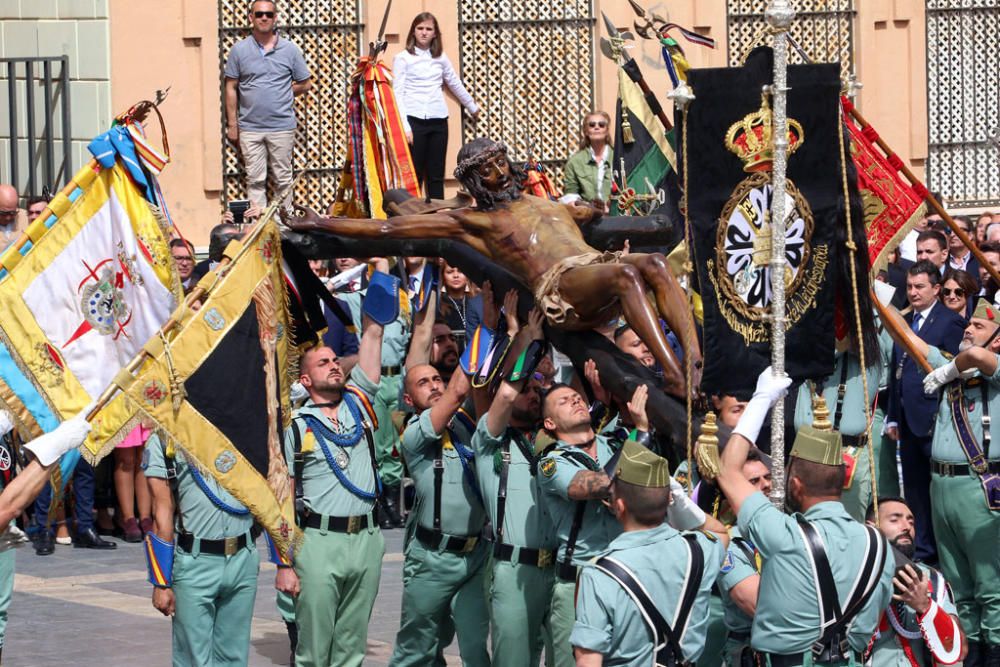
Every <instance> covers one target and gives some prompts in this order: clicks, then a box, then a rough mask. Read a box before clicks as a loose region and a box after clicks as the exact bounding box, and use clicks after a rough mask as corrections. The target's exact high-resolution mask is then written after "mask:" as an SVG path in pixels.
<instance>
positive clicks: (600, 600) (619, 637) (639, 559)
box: [570, 439, 728, 667]
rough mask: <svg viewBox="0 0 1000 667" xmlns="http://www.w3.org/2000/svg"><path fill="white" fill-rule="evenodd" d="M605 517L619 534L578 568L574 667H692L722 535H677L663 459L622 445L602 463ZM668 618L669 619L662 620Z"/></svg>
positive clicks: (700, 646)
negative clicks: (670, 519)
mask: <svg viewBox="0 0 1000 667" xmlns="http://www.w3.org/2000/svg"><path fill="white" fill-rule="evenodd" d="M609 468H610V470H609V472H608V476H609V477H610V479H611V485H610V487H611V488H610V491H611V496H610V505H611V511H612V512H614V515H615V517H616V518H617V519H618V521H619V522H620V523H621V525H622V528H623V529H624V532H623V533H622V534H621V535H619V536H618V537H616V538H615V539H614V540H613V541H612V542H611V544H610V545H608V547H607V549H605V550H603V551H602V552H601V553H600V554H599V555H598V557H597V558H595V559H594V560H593V561H591V562H590V563H588V564H587V565H586V566H584V567H583V568H582V569H581V572H580V583H579V587H578V592H577V609H576V623H575V624H574V626H573V633H572V636H571V639H570V641H571V643H572V644H573V646H574V647H575V651H576V664H577V667H599V666H600V665H634V666H635V667H639V666H643V667H645V666H646V665H650V664H654V663H655V664H657V665H679V664H684V663H693V662H694V661H696V660H697V659H698V657H699V656H700V655H701V652H702V650H703V649H704V648H705V629H706V627H707V625H708V600H709V597H710V596H711V588H712V584H713V583H714V582H715V578H716V576H717V575H718V573H719V566H720V565H721V564H722V560H723V557H724V555H725V552H726V551H725V544H726V543H727V542H728V536H727V535H726V534H725V533H720V534H718V535H713V534H711V533H703V532H694V533H679V532H678V531H676V530H674V529H673V528H671V527H670V525H669V524H668V523H667V522H666V521H664V519H665V518H666V514H667V507H668V505H669V504H670V503H672V502H673V499H672V497H671V492H670V474H669V473H668V472H667V461H666V459H664V458H662V457H659V456H657V455H656V454H653V453H652V452H651V451H649V450H648V449H646V448H645V447H643V446H642V445H640V444H638V443H637V442H635V441H634V440H631V439H630V440H627V441H626V442H625V445H624V446H623V448H622V450H621V453H620V456H618V457H617V461H613V462H612V464H611V465H609ZM668 619H669V620H668Z"/></svg>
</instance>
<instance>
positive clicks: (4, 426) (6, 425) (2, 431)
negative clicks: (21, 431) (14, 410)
mask: <svg viewBox="0 0 1000 667" xmlns="http://www.w3.org/2000/svg"><path fill="white" fill-rule="evenodd" d="M13 428H14V418H13V416H11V414H10V413H9V412H7V411H6V410H0V438H2V437H3V436H5V435H7V433H9V432H10V430H11V429H13Z"/></svg>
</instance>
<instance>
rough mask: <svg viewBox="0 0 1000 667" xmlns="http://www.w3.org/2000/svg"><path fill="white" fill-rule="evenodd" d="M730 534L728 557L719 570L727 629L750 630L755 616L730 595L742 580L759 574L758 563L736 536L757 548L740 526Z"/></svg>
mask: <svg viewBox="0 0 1000 667" xmlns="http://www.w3.org/2000/svg"><path fill="white" fill-rule="evenodd" d="M729 535H730V537H731V538H733V539H732V541H731V542H730V543H729V551H727V552H726V558H725V560H724V561H722V568H721V569H720V570H719V593H720V594H721V597H722V606H723V609H724V610H725V621H726V629H727V630H729V631H730V632H750V626H751V624H752V623H753V618H751V617H750V616H748V615H747V613H746V612H745V611H743V610H742V609H740V608H739V607H738V606H736V604H735V603H734V602H733V601H732V599H731V598H730V597H729V591H731V590H733V587H734V586H736V584H738V583H740V582H741V581H744V580H746V579H747V578H749V577H752V576H754V575H756V574H758V572H757V564H756V563H752V562H750V559H749V557H748V555H747V553H745V552H744V550H743V549H742V548H741V547H740V545H738V544H736V538H741V539H743V540H744V545H745V546H747V548H749V549H751V550H753V551H754V552H756V549H755V548H754V546H753V544H751V543H750V542H749V541H747V540H746V538H743V536H742V534H741V533H740V529H739V528H733V529H732V530H731V531H730V533H729Z"/></svg>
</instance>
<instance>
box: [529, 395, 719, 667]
mask: <svg viewBox="0 0 1000 667" xmlns="http://www.w3.org/2000/svg"><path fill="white" fill-rule="evenodd" d="M647 391H648V390H647V389H646V387H645V385H640V386H639V387H638V388H637V389H636V394H635V395H633V397H632V401H630V402H629V404H628V408H629V412H630V413H631V414H632V419H633V421H634V423H635V424H636V429H637V430H642V431H647V432H648V429H649V424H648V420H647V418H646V411H645V401H646V396H647ZM637 398H638V399H639V401H637ZM640 405H641V410H640ZM633 409H635V410H636V411H633ZM542 425H543V427H544V428H545V431H546V432H547V433H548V434H549V435H550V436H552V437H553V438H555V439H556V443H555V445H554V447H553V448H552V449H550V450H549V452H548V453H547V454H546V455H545V457H544V458H543V459H542V461H541V462H540V463H539V465H538V470H539V473H540V475H539V477H538V479H539V481H540V483H541V487H542V491H543V492H544V494H545V500H544V502H545V503H546V504H547V505H548V508H549V514H550V515H551V516H552V521H553V525H554V526H555V531H556V536H557V538H558V540H559V549H558V551H557V557H556V566H555V567H556V583H555V586H554V589H553V594H552V615H551V629H552V645H553V654H554V657H555V665H556V667H564V666H569V665H575V664H576V660H575V658H574V657H573V653H572V650H571V646H572V645H571V644H570V634H571V633H572V631H573V623H574V621H575V612H574V594H575V591H576V578H577V572H578V569H579V568H580V567H581V566H582V565H584V564H585V563H586V562H587V561H588V560H590V559H591V558H593V557H594V556H597V555H598V554H600V553H601V552H602V551H604V550H605V549H606V548H607V547H608V545H609V544H610V543H611V541H612V540H613V539H614V538H616V537H618V535H619V534H621V531H622V529H621V524H619V523H618V521H617V520H616V519H615V517H614V515H612V514H611V512H610V511H609V510H608V507H607V506H606V505H605V504H604V502H603V501H604V500H606V499H607V498H608V496H609V493H610V490H609V487H610V483H611V480H610V479H609V478H608V475H607V474H606V473H605V472H604V466H605V465H607V463H608V462H609V461H610V460H611V457H612V456H613V455H614V454H615V452H616V451H617V449H618V445H617V443H614V442H613V441H611V440H609V439H608V438H607V437H605V436H603V435H597V434H595V433H594V429H593V427H592V426H591V421H590V411H589V409H588V406H587V403H586V401H585V400H584V398H583V396H581V395H580V394H579V393H578V392H577V391H575V390H574V389H572V388H571V387H569V386H568V385H565V384H554V385H553V386H552V388H551V389H549V391H548V392H547V393H546V394H545V397H544V399H543V401H542ZM671 497H672V498H673V499H674V501H675V503H672V504H671V509H670V512H671V513H676V515H677V516H676V518H671V524H672V525H673V526H674V527H675V528H677V527H678V526H680V527H681V528H696V527H699V526H701V525H703V524H704V522H705V513H704V512H702V511H701V510H699V509H698V508H697V506H696V505H694V503H692V502H691V501H690V499H688V497H687V496H686V495H684V492H683V490H682V489H681V487H680V485H677V486H676V487H671Z"/></svg>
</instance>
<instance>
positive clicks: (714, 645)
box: [698, 592, 729, 667]
mask: <svg viewBox="0 0 1000 667" xmlns="http://www.w3.org/2000/svg"><path fill="white" fill-rule="evenodd" d="M725 619H726V612H725V610H724V609H723V607H722V598H721V597H719V596H718V595H715V594H714V592H713V594H712V596H711V597H710V598H709V601H708V627H707V628H705V650H704V651H702V652H701V657H700V658H698V667H720V666H721V665H722V661H723V658H724V657H725V656H724V651H725V648H726V635H727V634H729V631H728V630H726V620H725Z"/></svg>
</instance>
